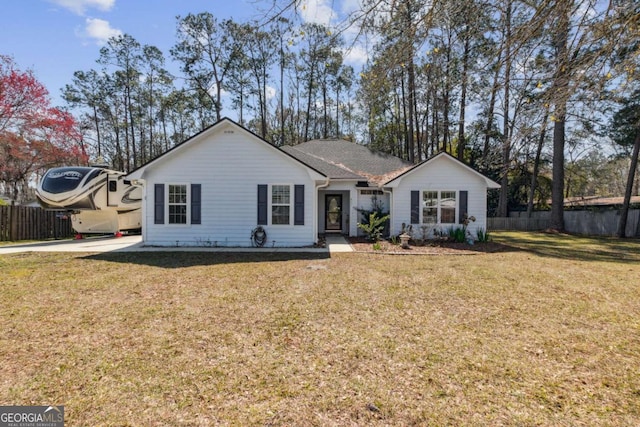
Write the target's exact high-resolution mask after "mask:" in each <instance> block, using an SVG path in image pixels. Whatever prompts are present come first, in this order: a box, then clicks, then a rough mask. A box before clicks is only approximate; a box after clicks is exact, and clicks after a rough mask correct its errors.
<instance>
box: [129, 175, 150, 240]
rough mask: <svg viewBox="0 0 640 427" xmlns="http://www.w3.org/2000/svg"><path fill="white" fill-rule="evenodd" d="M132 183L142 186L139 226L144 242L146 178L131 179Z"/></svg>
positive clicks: (145, 228) (145, 236) (145, 233)
mask: <svg viewBox="0 0 640 427" xmlns="http://www.w3.org/2000/svg"><path fill="white" fill-rule="evenodd" d="M131 183H132V184H138V185H141V186H142V204H141V213H140V217H141V220H142V221H141V222H140V227H141V228H142V233H141V234H142V243H143V244H144V243H145V242H146V241H147V180H146V179H142V178H139V179H132V180H131Z"/></svg>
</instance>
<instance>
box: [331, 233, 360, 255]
mask: <svg viewBox="0 0 640 427" xmlns="http://www.w3.org/2000/svg"><path fill="white" fill-rule="evenodd" d="M325 241H326V243H327V247H328V248H329V252H330V253H332V254H333V253H337V252H353V247H352V246H351V245H350V244H349V242H347V239H345V238H344V236H341V235H339V234H327V235H326V237H325Z"/></svg>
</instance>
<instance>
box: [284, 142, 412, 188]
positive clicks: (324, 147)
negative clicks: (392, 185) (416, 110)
mask: <svg viewBox="0 0 640 427" xmlns="http://www.w3.org/2000/svg"><path fill="white" fill-rule="evenodd" d="M283 149H284V150H285V151H286V152H287V153H289V154H291V155H292V156H294V157H296V158H297V159H298V160H300V161H302V162H304V163H306V164H308V165H309V166H311V167H313V168H315V169H318V170H319V171H321V172H322V173H324V174H325V175H327V176H328V177H330V178H338V179H355V180H368V181H379V180H380V178H382V177H385V176H389V175H395V174H396V173H398V172H399V171H404V170H406V169H407V168H408V167H410V166H412V164H411V163H409V162H406V161H404V160H402V159H400V158H399V157H395V156H392V155H391V154H386V153H381V152H378V151H374V150H371V149H369V148H368V147H366V146H364V145H360V144H356V143H353V142H349V141H345V140H342V139H325V140H313V141H309V142H304V143H302V144H299V145H295V146H288V147H283Z"/></svg>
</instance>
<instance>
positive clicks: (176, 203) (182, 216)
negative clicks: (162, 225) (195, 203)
mask: <svg viewBox="0 0 640 427" xmlns="http://www.w3.org/2000/svg"><path fill="white" fill-rule="evenodd" d="M167 222H168V223H169V224H188V223H189V185H187V184H167Z"/></svg>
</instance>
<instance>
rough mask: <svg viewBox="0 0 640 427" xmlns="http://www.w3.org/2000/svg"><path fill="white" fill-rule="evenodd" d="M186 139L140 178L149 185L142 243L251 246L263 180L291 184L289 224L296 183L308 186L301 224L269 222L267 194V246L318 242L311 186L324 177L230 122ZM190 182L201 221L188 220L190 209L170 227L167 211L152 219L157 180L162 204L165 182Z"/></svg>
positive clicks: (289, 185) (270, 182)
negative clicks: (197, 189) (159, 220)
mask: <svg viewBox="0 0 640 427" xmlns="http://www.w3.org/2000/svg"><path fill="white" fill-rule="evenodd" d="M188 144H189V146H187V147H184V148H183V149H176V150H174V151H173V152H170V153H168V154H167V155H165V156H164V158H160V159H159V161H158V163H156V164H152V165H150V167H149V168H148V169H147V170H146V171H145V173H144V176H143V177H142V178H143V179H145V185H146V187H147V197H146V200H145V203H146V206H147V209H146V213H145V219H146V231H144V233H145V243H146V244H149V245H158V246H198V245H207V246H218V247H250V246H251V232H252V230H253V229H254V228H256V227H257V226H258V224H257V209H258V208H257V206H258V191H257V188H258V185H261V184H270V187H271V186H272V185H274V184H286V185H287V186H288V187H289V224H293V219H294V184H295V185H304V186H305V189H306V190H307V191H305V192H304V204H305V210H304V225H299V226H293V225H292V226H283V225H272V224H271V214H272V210H271V208H272V199H271V194H269V195H268V198H267V202H268V204H269V206H268V213H267V215H268V218H269V223H268V224H266V225H263V227H264V229H265V231H266V232H267V242H266V244H265V246H267V247H299V246H309V245H312V244H313V243H315V242H316V241H317V234H316V233H315V232H314V231H315V230H314V227H315V218H314V213H315V210H316V206H317V203H316V200H315V196H316V192H315V191H314V189H315V186H316V180H318V181H319V182H321V180H322V179H323V177H322V176H320V175H319V174H317V173H315V172H313V171H310V170H309V169H308V168H307V167H305V166H304V165H303V164H301V163H299V162H298V161H296V160H294V159H292V158H290V157H289V156H287V155H286V154H284V153H282V152H279V151H278V150H277V149H276V148H274V147H272V146H270V145H269V144H268V143H267V142H265V141H261V140H260V139H258V138H257V137H256V136H254V135H252V134H250V133H249V132H246V131H243V130H241V129H239V128H238V127H236V126H233V125H231V124H229V125H227V124H223V125H222V126H220V127H218V128H216V127H215V126H214V128H211V129H210V130H209V131H205V132H204V133H202V134H200V135H198V136H197V137H195V139H194V140H193V141H188ZM312 177H313V178H312ZM190 182H196V183H199V184H201V185H202V194H201V218H200V219H201V223H200V224H199V225H193V224H191V223H190V219H189V218H190V213H188V214H187V224H186V225H180V226H177V225H176V226H171V227H169V226H167V225H168V216H165V224H164V225H159V224H154V217H153V196H152V194H153V193H152V192H151V193H149V191H150V190H149V189H151V191H152V190H153V187H154V185H155V184H156V183H165V184H166V185H165V197H166V198H165V205H166V204H167V203H166V201H167V200H168V194H167V193H166V191H167V190H166V186H168V184H181V183H190ZM188 191H190V189H189V190H188ZM270 191H271V190H270ZM150 194H151V196H149V195H150ZM277 205H278V203H276V206H277ZM280 206H284V205H280ZM188 208H189V209H190V207H189V204H188ZM165 209H166V207H165ZM165 212H167V211H166V210H165Z"/></svg>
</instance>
